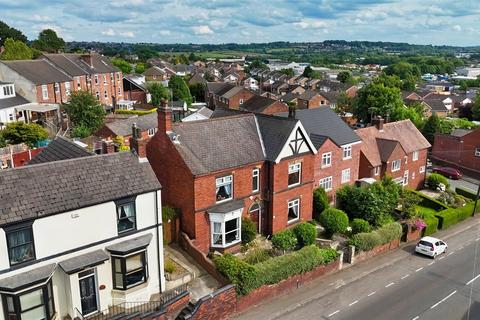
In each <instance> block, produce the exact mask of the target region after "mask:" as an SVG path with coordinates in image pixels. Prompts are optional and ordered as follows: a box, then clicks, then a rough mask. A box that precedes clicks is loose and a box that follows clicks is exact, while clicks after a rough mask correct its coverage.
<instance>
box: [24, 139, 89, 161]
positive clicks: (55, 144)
mask: <svg viewBox="0 0 480 320" xmlns="http://www.w3.org/2000/svg"><path fill="white" fill-rule="evenodd" d="M91 155H93V154H92V153H90V152H89V151H88V150H86V149H85V148H82V147H81V146H79V145H78V144H76V143H75V142H73V141H71V140H69V139H67V138H64V137H61V136H58V137H56V138H55V139H54V140H53V141H52V142H50V143H49V144H48V146H47V147H46V148H44V149H43V150H42V151H41V152H40V153H39V154H37V155H36V156H35V157H33V158H32V160H30V161H29V162H28V164H29V165H32V164H39V163H45V162H53V161H60V160H67V159H75V158H82V157H89V156H91Z"/></svg>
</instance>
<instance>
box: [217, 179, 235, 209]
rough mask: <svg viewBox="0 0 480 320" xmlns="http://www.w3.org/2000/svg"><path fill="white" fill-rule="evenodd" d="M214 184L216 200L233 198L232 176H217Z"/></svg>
mask: <svg viewBox="0 0 480 320" xmlns="http://www.w3.org/2000/svg"><path fill="white" fill-rule="evenodd" d="M215 184H216V200H217V202H221V201H225V200H230V199H232V198H233V176H232V175H229V176H225V177H221V178H217V179H216V180H215Z"/></svg>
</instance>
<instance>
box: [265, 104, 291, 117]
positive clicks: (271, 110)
mask: <svg viewBox="0 0 480 320" xmlns="http://www.w3.org/2000/svg"><path fill="white" fill-rule="evenodd" d="M278 112H288V106H287V105H286V104H285V103H283V102H281V101H276V102H275V103H272V104H271V105H270V106H268V107H267V108H266V109H265V110H263V112H262V113H264V114H275V113H278Z"/></svg>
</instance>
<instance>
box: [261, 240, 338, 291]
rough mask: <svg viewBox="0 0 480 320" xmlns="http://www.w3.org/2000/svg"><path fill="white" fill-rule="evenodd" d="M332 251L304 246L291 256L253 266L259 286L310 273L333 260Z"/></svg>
mask: <svg viewBox="0 0 480 320" xmlns="http://www.w3.org/2000/svg"><path fill="white" fill-rule="evenodd" d="M337 255H338V254H337V252H336V251H335V250H334V249H330V248H328V249H320V248H319V247H317V246H315V245H311V246H306V247H303V248H302V249H300V250H298V251H296V252H293V253H291V254H287V255H283V256H279V257H275V258H272V259H269V260H267V261H264V262H261V263H259V264H257V265H255V268H256V269H257V277H258V278H259V280H261V281H262V283H261V284H275V283H278V282H280V281H282V280H283V279H287V278H288V277H291V276H293V275H296V274H302V273H305V272H308V271H311V270H312V269H314V268H315V267H317V266H319V265H322V264H327V263H330V262H332V261H334V260H335V258H336V257H337Z"/></svg>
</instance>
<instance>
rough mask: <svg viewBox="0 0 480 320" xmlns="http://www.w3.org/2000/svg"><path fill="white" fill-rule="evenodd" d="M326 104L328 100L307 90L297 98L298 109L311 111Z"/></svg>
mask: <svg viewBox="0 0 480 320" xmlns="http://www.w3.org/2000/svg"><path fill="white" fill-rule="evenodd" d="M327 104H328V100H327V99H326V98H325V97H323V96H322V95H320V94H319V93H318V92H315V91H310V90H307V91H305V92H304V93H302V94H300V95H299V96H298V98H297V108H298V109H313V108H318V107H321V106H324V105H327Z"/></svg>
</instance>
